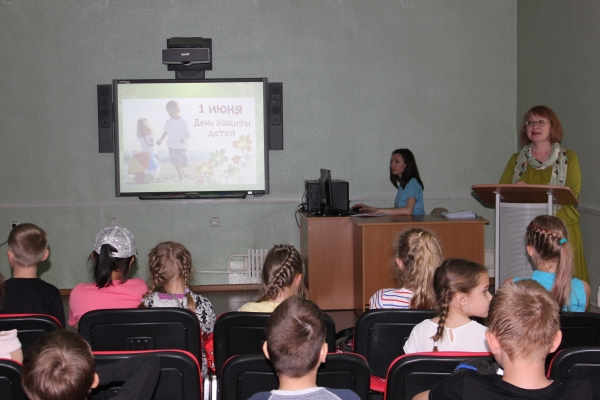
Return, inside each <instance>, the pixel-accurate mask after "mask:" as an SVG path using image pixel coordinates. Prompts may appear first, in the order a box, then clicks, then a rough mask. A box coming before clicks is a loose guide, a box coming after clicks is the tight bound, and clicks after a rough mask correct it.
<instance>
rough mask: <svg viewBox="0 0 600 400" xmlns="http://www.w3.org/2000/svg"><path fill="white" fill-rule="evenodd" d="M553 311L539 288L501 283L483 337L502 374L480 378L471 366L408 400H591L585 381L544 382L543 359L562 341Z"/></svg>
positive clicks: (573, 377)
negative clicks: (487, 329)
mask: <svg viewBox="0 0 600 400" xmlns="http://www.w3.org/2000/svg"><path fill="white" fill-rule="evenodd" d="M558 312H559V307H558V304H557V302H556V300H555V299H554V298H553V296H552V295H551V294H550V293H549V292H548V291H547V290H546V289H544V288H543V287H542V286H541V285H540V284H539V283H537V282H534V281H532V280H525V281H521V282H516V283H512V282H507V283H505V284H503V285H502V286H501V287H500V288H499V289H498V293H497V294H496V295H495V296H494V298H493V299H492V302H491V304H490V311H489V323H490V329H489V331H487V332H486V333H485V336H486V339H487V342H488V344H489V347H490V350H491V352H492V353H493V354H494V358H495V359H496V361H497V362H498V364H500V365H501V366H502V368H503V369H504V374H503V375H498V374H491V375H483V374H481V373H480V372H479V371H476V370H477V368H474V367H470V368H463V369H459V370H458V371H455V373H453V374H452V375H451V376H450V377H448V378H446V379H444V380H443V381H441V382H440V383H438V384H437V385H435V386H434V387H433V388H432V389H431V391H427V392H423V393H420V394H418V395H416V396H415V397H413V400H422V399H431V400H437V399H444V400H452V399H469V400H477V399H483V400H488V399H554V400H571V399H578V400H579V399H590V400H591V399H592V398H593V397H594V396H593V393H592V387H591V385H590V382H589V381H588V380H587V379H586V378H584V377H583V376H581V375H579V374H577V373H570V374H569V375H568V376H565V377H561V378H560V379H556V380H553V381H552V380H549V379H548V378H546V371H545V361H546V357H547V356H548V353H552V352H554V351H556V349H557V348H558V346H559V345H560V342H561V339H562V332H561V331H560V316H559V314H558ZM459 367H460V366H459ZM460 371H462V372H460Z"/></svg>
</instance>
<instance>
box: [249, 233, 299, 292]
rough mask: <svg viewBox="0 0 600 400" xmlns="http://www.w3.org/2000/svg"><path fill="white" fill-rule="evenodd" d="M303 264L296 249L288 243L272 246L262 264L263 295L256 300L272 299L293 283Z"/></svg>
mask: <svg viewBox="0 0 600 400" xmlns="http://www.w3.org/2000/svg"><path fill="white" fill-rule="evenodd" d="M303 269H304V264H303V263H302V258H301V257H300V253H298V250H296V249H295V248H294V246H292V245H289V244H280V245H276V246H274V247H273V248H272V249H271V250H270V251H269V253H268V254H267V257H266V258H265V263H264V265H263V273H262V277H263V282H262V284H263V293H264V294H263V295H262V297H261V298H260V299H259V300H258V301H259V302H261V301H273V300H275V299H276V298H277V297H278V296H279V295H280V294H281V292H282V290H283V289H284V288H286V287H290V286H291V285H292V284H293V283H294V279H296V276H298V275H299V274H302V273H303V272H304V271H303Z"/></svg>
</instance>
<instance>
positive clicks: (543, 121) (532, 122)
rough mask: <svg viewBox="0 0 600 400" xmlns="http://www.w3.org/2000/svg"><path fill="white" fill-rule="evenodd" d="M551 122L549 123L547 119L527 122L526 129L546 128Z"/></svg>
mask: <svg viewBox="0 0 600 400" xmlns="http://www.w3.org/2000/svg"><path fill="white" fill-rule="evenodd" d="M549 123H550V121H548V120H547V119H540V120H539V121H525V126H526V127H528V128H529V127H532V128H533V127H535V126H536V125H537V126H539V127H540V128H541V127H543V126H546V124H549Z"/></svg>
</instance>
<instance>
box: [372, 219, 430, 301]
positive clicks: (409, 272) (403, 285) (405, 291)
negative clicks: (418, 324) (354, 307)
mask: <svg viewBox="0 0 600 400" xmlns="http://www.w3.org/2000/svg"><path fill="white" fill-rule="evenodd" d="M394 249H395V251H396V264H397V265H398V268H394V270H395V272H396V275H397V278H398V286H399V287H400V289H396V288H389V289H381V290H378V291H377V292H375V294H374V295H373V296H371V299H370V300H369V308H371V309H373V308H421V309H430V308H433V304H434V302H435V293H434V291H433V273H434V272H435V269H436V268H437V267H438V266H439V265H440V263H441V262H442V249H441V248H440V245H439V244H438V241H437V239H436V238H435V236H434V235H433V233H431V232H429V231H426V230H423V229H421V228H413V229H409V230H407V231H405V232H402V233H401V234H400V235H399V236H398V239H397V240H396V243H395V244H394Z"/></svg>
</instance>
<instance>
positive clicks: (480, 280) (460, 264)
mask: <svg viewBox="0 0 600 400" xmlns="http://www.w3.org/2000/svg"><path fill="white" fill-rule="evenodd" d="M489 286H490V278H489V277H488V274H487V270H486V269H485V267H484V266H483V265H480V264H477V263H475V262H472V261H468V260H463V259H460V258H448V259H447V260H445V261H444V262H443V263H442V265H440V266H439V267H438V268H437V269H436V271H435V274H434V277H433V287H434V290H435V297H436V305H435V310H436V312H437V317H435V318H433V319H426V320H425V321H423V322H421V323H420V324H418V325H417V326H415V327H414V328H413V330H412V332H411V333H410V336H409V338H408V340H407V341H406V344H405V345H404V352H405V353H407V354H408V353H417V352H423V351H432V350H433V351H475V352H477V351H482V352H485V351H489V348H488V346H487V343H486V340H485V332H486V331H487V328H486V327H485V326H483V325H481V324H479V323H478V322H476V321H472V320H471V317H480V318H485V317H487V315H488V310H489V307H490V300H491V299H492V295H491V294H490V292H489V291H488V289H489Z"/></svg>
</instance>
